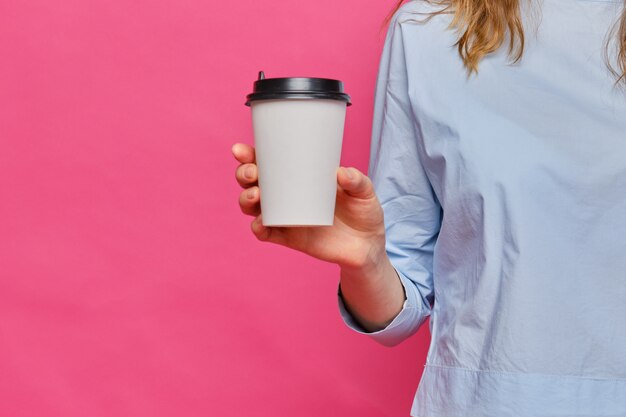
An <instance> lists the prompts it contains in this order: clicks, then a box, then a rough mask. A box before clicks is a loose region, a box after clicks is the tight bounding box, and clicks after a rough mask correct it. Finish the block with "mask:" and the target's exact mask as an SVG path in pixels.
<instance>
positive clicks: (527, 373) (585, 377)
mask: <svg viewBox="0 0 626 417" xmlns="http://www.w3.org/2000/svg"><path fill="white" fill-rule="evenodd" d="M427 366H430V367H434V368H444V369H453V370H458V371H466V372H481V373H490V374H500V375H524V376H537V377H551V378H572V379H591V380H600V381H620V382H626V378H609V377H593V376H583V375H567V374H546V373H536V372H508V371H495V370H489V369H471V368H464V367H460V366H449V365H437V364H433V363H428V362H427V363H426V364H425V365H424V367H427Z"/></svg>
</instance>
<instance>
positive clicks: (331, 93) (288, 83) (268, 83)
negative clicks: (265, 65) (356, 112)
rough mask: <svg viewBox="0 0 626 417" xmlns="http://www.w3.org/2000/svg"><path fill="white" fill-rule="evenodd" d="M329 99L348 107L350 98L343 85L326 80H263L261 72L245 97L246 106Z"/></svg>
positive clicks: (339, 82) (335, 81)
mask: <svg viewBox="0 0 626 417" xmlns="http://www.w3.org/2000/svg"><path fill="white" fill-rule="evenodd" d="M285 98H295V99H331V100H340V101H345V102H346V105H347V106H350V105H351V104H352V103H351V102H350V96H349V95H347V94H346V93H344V92H343V83H342V82H341V81H339V80H331V79H328V78H265V74H264V73H263V71H260V72H259V79H258V80H256V81H255V82H254V89H253V92H252V93H251V94H248V95H247V96H246V99H247V100H246V106H249V105H250V102H252V101H256V100H271V99H285Z"/></svg>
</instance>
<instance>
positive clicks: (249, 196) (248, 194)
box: [246, 189, 256, 199]
mask: <svg viewBox="0 0 626 417" xmlns="http://www.w3.org/2000/svg"><path fill="white" fill-rule="evenodd" d="M255 195H256V190H254V189H252V190H248V192H247V193H246V196H247V197H248V198H249V199H253V198H254V196H255Z"/></svg>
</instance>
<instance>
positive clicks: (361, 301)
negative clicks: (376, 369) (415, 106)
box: [231, 143, 405, 332]
mask: <svg viewBox="0 0 626 417" xmlns="http://www.w3.org/2000/svg"><path fill="white" fill-rule="evenodd" d="M231 151H232V153H233V156H234V157H235V159H236V160H237V161H238V162H239V165H238V166H237V168H236V170H235V179H236V180H237V183H238V184H239V185H240V186H241V188H242V189H243V190H242V191H241V193H240V195H239V206H240V208H241V211H242V212H243V213H244V214H246V215H249V216H252V217H254V220H253V221H252V223H251V230H252V233H253V234H254V235H255V237H256V238H257V239H258V240H260V241H264V242H271V243H275V244H278V245H282V246H286V247H288V248H291V249H294V250H297V251H300V252H303V253H306V254H307V255H310V256H313V257H314V258H317V259H320V260H322V261H326V262H332V263H335V264H337V265H338V266H339V268H340V285H341V292H342V297H343V300H344V303H345V305H346V308H347V309H348V311H350V313H351V314H352V315H353V316H354V318H355V319H356V320H357V321H358V322H359V323H360V324H361V325H362V326H363V328H365V330H367V331H370V332H371V331H376V330H380V329H383V328H385V327H386V326H387V325H388V324H389V323H390V322H391V321H392V320H393V318H394V317H395V316H397V314H398V313H399V312H400V311H401V309H402V305H403V303H404V300H405V294H404V288H403V286H402V284H401V282H400V279H399V277H398V275H397V273H396V271H395V269H394V268H393V266H392V264H391V262H390V261H389V258H388V256H387V253H386V251H385V226H384V217H383V210H382V207H381V205H380V202H379V201H378V198H377V197H376V193H375V192H374V187H373V184H372V182H371V180H370V179H369V178H368V177H367V175H365V174H363V173H362V172H360V171H359V170H358V169H356V168H353V167H349V168H346V167H339V168H338V169H337V203H336V208H335V220H334V224H333V226H324V227H265V226H263V224H262V213H261V206H260V201H261V196H260V190H259V186H258V170H257V166H256V157H255V150H254V147H252V146H250V145H247V144H244V143H235V144H234V145H233V146H232V149H231Z"/></svg>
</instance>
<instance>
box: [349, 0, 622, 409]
mask: <svg viewBox="0 0 626 417" xmlns="http://www.w3.org/2000/svg"><path fill="white" fill-rule="evenodd" d="M622 7H623V6H622V3H621V2H615V1H609V0H604V1H602V0H600V1H584V0H544V1H543V2H541V3H536V4H535V3H534V2H533V3H532V4H531V3H524V5H523V7H522V12H523V13H522V15H523V19H524V27H525V34H526V44H525V50H524V55H523V57H522V60H521V61H519V62H518V63H515V64H511V62H510V59H509V57H508V56H507V49H506V46H507V45H506V44H505V45H503V47H502V48H501V49H500V50H498V51H497V52H496V53H494V54H491V55H488V56H487V57H486V58H485V59H484V60H483V61H481V62H480V64H479V73H478V76H474V75H473V76H471V77H470V78H467V77H466V71H465V69H464V68H463V65H462V61H461V59H460V57H459V55H458V53H457V50H456V46H454V43H455V42H456V39H457V35H456V34H455V33H454V32H453V31H450V30H447V26H448V24H449V22H450V20H451V15H439V16H435V17H433V18H432V19H431V20H429V21H428V22H426V23H420V22H419V21H420V20H423V19H424V17H425V16H423V15H419V14H417V13H418V12H424V11H432V10H436V9H437V7H436V6H434V5H428V4H427V3H424V2H422V1H412V2H410V3H408V4H405V5H404V6H403V7H402V8H401V9H400V11H399V12H397V13H396V15H395V16H394V18H393V20H392V23H391V25H390V28H389V31H388V34H387V38H386V41H385V45H384V49H383V53H382V58H381V62H380V68H379V73H378V81H377V87H376V95H375V109H374V122H373V133H372V143H371V155H370V166H369V171H368V175H369V176H370V177H371V179H372V181H373V182H374V186H375V189H376V193H377V195H378V198H379V200H380V202H381V204H382V206H383V209H384V213H385V227H386V233H387V253H388V255H389V258H390V260H391V262H392V264H393V265H394V267H395V269H396V270H397V272H398V275H399V277H400V280H401V282H402V284H403V286H404V289H405V292H406V300H405V303H404V307H403V309H402V311H401V312H400V313H399V314H398V316H397V317H395V319H394V320H393V321H392V322H391V323H390V324H389V325H388V326H387V327H386V328H385V329H382V330H380V331H376V332H371V333H368V332H366V331H364V329H363V328H362V327H360V326H359V324H358V323H357V322H356V321H355V320H354V318H353V317H351V316H350V314H349V312H348V311H347V310H346V308H345V305H344V304H343V301H342V298H341V294H339V296H338V300H339V309H340V312H341V315H342V317H343V319H344V321H345V323H346V324H347V326H349V327H350V328H352V329H353V330H354V331H356V332H360V333H363V334H367V335H368V336H369V337H371V338H373V339H374V340H376V341H378V342H380V343H382V344H384V345H388V346H392V345H395V344H397V343H400V342H401V341H402V340H404V339H406V338H407V337H409V336H411V335H412V334H413V333H415V331H416V330H417V329H418V327H419V326H420V324H422V323H423V322H424V321H425V319H426V318H427V317H428V316H430V322H429V323H430V331H431V339H432V340H431V345H430V348H429V352H428V357H427V363H426V367H425V370H424V374H423V376H422V380H421V382H420V384H419V387H418V390H417V393H416V396H415V399H414V403H413V407H412V410H411V415H412V416H415V417H452V416H455V417H457V416H467V417H482V416H494V417H507V416H523V417H532V416H542V417H544V416H545V417H557V416H559V417H582V416H585V417H590V416H595V417H608V416H611V417H616V416H626V94H625V93H620V91H619V90H618V89H615V88H613V82H614V81H615V79H614V78H613V76H612V75H611V74H610V73H609V71H608V69H607V67H606V63H605V61H604V58H603V53H604V40H605V36H608V31H609V29H610V27H611V25H612V24H613V23H614V22H615V21H616V20H618V19H619V16H620V13H621V10H622ZM615 55H616V54H615V49H611V50H610V53H609V57H610V58H611V59H612V60H613V61H612V62H613V64H614V65H615V64H616V61H615Z"/></svg>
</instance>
